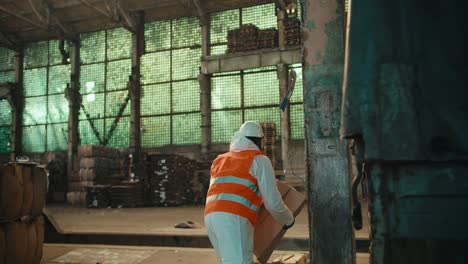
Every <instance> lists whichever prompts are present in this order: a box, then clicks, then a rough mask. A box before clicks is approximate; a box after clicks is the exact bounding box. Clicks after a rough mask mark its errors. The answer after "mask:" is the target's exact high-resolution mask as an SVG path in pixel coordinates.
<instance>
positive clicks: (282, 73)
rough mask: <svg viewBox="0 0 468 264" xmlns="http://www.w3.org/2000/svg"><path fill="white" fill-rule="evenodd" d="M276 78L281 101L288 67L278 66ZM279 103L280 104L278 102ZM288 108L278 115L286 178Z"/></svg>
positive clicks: (286, 89) (286, 81)
mask: <svg viewBox="0 0 468 264" xmlns="http://www.w3.org/2000/svg"><path fill="white" fill-rule="evenodd" d="M276 68H277V76H278V80H279V86H280V99H281V100H282V99H283V98H284V97H285V96H286V94H287V93H288V82H289V81H288V76H289V74H288V65H287V64H278V65H277V66H276ZM280 103H281V102H280ZM290 112H291V111H290V108H289V106H287V107H286V108H285V109H284V111H281V114H280V123H281V160H282V164H283V171H284V175H285V176H286V177H287V173H288V172H289V159H288V153H289V139H290V138H291V120H290V117H291V116H290Z"/></svg>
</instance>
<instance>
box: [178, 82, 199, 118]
mask: <svg viewBox="0 0 468 264" xmlns="http://www.w3.org/2000/svg"><path fill="white" fill-rule="evenodd" d="M172 91H173V92H172V98H173V103H172V110H173V112H176V113H181V112H192V111H198V110H200V90H199V87H198V81H197V80H190V81H183V82H174V83H172Z"/></svg>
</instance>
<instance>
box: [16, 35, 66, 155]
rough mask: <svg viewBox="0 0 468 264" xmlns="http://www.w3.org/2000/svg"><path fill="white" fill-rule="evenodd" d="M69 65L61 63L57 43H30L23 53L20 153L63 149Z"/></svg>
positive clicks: (64, 143) (64, 144)
mask: <svg viewBox="0 0 468 264" xmlns="http://www.w3.org/2000/svg"><path fill="white" fill-rule="evenodd" d="M69 82H70V65H69V64H62V56H61V54H60V51H59V41H58V40H52V41H43V42H36V43H31V44H29V45H27V46H26V47H25V50H24V80H23V88H24V96H25V100H24V102H25V106H24V111H23V124H22V125H23V151H24V152H26V153H34V152H45V151H57V150H65V149H66V148H67V141H68V140H67V139H68V128H67V126H68V124H67V121H68V101H67V99H66V98H65V95H64V91H65V88H66V85H67V83H69Z"/></svg>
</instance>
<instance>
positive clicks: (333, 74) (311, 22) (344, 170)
mask: <svg viewBox="0 0 468 264" xmlns="http://www.w3.org/2000/svg"><path fill="white" fill-rule="evenodd" d="M342 9H343V5H342V1H341V0H304V51H303V54H304V55H303V62H304V70H303V79H304V119H305V120H304V122H305V129H306V131H305V135H306V136H305V139H306V162H307V179H308V196H309V197H308V198H309V208H308V209H309V225H310V246H311V247H310V254H311V263H313V264H322V263H327V264H335V263H336V264H349V263H354V262H355V260H354V236H353V229H352V225H351V199H350V180H349V176H348V159H347V150H346V146H347V144H346V142H345V141H343V140H340V138H339V127H340V112H341V96H342V90H341V89H342V80H343V69H344V45H343V43H344V42H343V27H342V25H343V21H342Z"/></svg>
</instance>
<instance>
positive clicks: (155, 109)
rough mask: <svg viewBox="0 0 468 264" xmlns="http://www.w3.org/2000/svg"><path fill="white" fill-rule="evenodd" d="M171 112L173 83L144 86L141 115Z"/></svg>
mask: <svg viewBox="0 0 468 264" xmlns="http://www.w3.org/2000/svg"><path fill="white" fill-rule="evenodd" d="M169 113H171V84H170V83H162V84H153V85H145V86H143V88H142V98H141V115H160V114H169Z"/></svg>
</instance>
